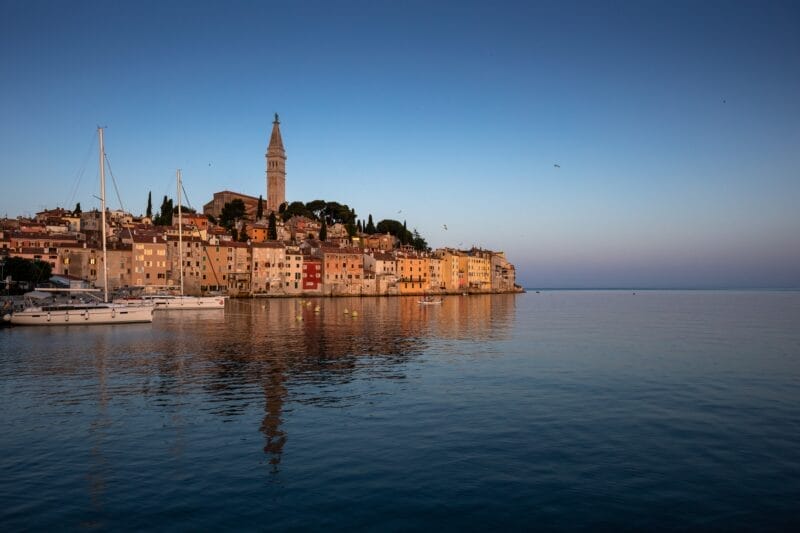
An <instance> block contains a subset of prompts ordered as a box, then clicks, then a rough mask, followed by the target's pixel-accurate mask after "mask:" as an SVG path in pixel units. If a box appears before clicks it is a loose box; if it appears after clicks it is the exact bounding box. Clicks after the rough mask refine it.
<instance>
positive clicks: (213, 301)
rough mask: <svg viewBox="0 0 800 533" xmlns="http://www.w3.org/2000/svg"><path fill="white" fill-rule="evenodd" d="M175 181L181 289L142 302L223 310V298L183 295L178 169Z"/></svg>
mask: <svg viewBox="0 0 800 533" xmlns="http://www.w3.org/2000/svg"><path fill="white" fill-rule="evenodd" d="M175 174H176V180H177V185H178V265H179V272H180V280H181V288H180V294H178V295H165V294H157V295H149V296H143V297H142V299H143V300H144V301H148V300H150V301H152V303H153V305H154V307H155V309H166V310H174V309H185V310H190V309H191V310H197V309H225V299H226V297H225V296H186V295H185V294H184V284H183V262H184V257H183V211H182V209H183V208H182V207H181V191H182V190H183V184H182V182H181V170H180V169H178V170H177V172H176V173H175Z"/></svg>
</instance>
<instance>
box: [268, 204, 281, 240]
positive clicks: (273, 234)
mask: <svg viewBox="0 0 800 533" xmlns="http://www.w3.org/2000/svg"><path fill="white" fill-rule="evenodd" d="M267 238H268V239H269V240H271V241H275V240H278V220H277V217H276V216H275V212H274V211H273V212H272V213H270V214H269V226H268V227H267Z"/></svg>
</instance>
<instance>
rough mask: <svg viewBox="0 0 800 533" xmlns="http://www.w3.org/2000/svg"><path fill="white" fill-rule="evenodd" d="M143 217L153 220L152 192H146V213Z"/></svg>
mask: <svg viewBox="0 0 800 533" xmlns="http://www.w3.org/2000/svg"><path fill="white" fill-rule="evenodd" d="M144 215H145V216H146V217H147V218H149V219H151V220H152V219H153V191H148V192H147V211H145V212H144Z"/></svg>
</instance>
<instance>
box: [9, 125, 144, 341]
mask: <svg viewBox="0 0 800 533" xmlns="http://www.w3.org/2000/svg"><path fill="white" fill-rule="evenodd" d="M97 134H98V136H99V140H100V204H101V209H100V211H101V213H102V214H101V217H102V218H101V223H102V227H103V232H102V235H103V237H102V238H103V301H102V302H101V301H93V302H88V303H87V302H85V301H82V300H78V301H75V300H74V299H73V300H72V301H68V302H62V303H56V302H47V303H40V302H37V301H35V300H33V299H29V301H28V305H27V306H26V307H25V308H24V309H23V310H22V311H16V312H14V313H12V314H10V315H9V316H8V317H7V318H6V317H3V319H4V320H8V321H10V322H11V323H12V324H14V325H18V326H63V325H86V324H133V323H138V322H152V321H153V308H152V307H147V306H139V307H129V306H126V305H121V304H116V303H108V257H107V251H106V176H105V161H104V155H105V152H104V147H103V128H97ZM55 291H57V290H52V291H50V292H55ZM65 292H70V290H69V289H66V290H65ZM72 292H74V291H72ZM82 292H85V293H87V294H89V295H90V291H85V290H83V291H82Z"/></svg>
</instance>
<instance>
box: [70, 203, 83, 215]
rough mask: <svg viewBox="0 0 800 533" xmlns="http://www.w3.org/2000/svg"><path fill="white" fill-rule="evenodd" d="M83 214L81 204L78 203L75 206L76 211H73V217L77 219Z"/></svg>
mask: <svg viewBox="0 0 800 533" xmlns="http://www.w3.org/2000/svg"><path fill="white" fill-rule="evenodd" d="M81 213H82V211H81V203H80V202H78V203H77V204H75V209H73V210H72V216H76V217H77V216H80V215H81Z"/></svg>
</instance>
